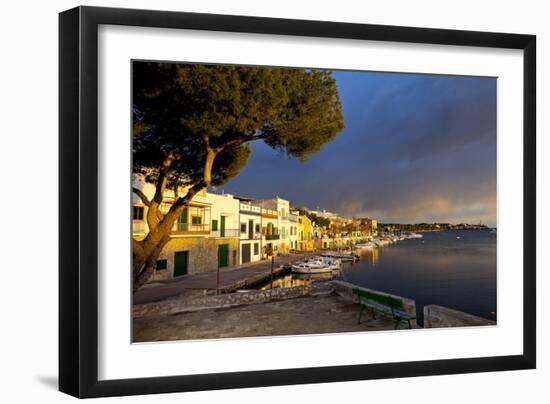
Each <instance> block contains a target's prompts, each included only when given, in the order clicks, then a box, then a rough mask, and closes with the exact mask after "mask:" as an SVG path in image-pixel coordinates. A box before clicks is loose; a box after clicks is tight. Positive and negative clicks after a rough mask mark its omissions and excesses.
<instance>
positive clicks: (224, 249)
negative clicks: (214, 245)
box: [218, 216, 229, 268]
mask: <svg viewBox="0 0 550 404" xmlns="http://www.w3.org/2000/svg"><path fill="white" fill-rule="evenodd" d="M222 217H223V216H222ZM222 223H223V221H222ZM228 261H229V244H220V245H219V246H218V267H219V268H223V267H226V266H227V265H229V262H228Z"/></svg>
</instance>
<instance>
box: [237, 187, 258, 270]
mask: <svg viewBox="0 0 550 404" xmlns="http://www.w3.org/2000/svg"><path fill="white" fill-rule="evenodd" d="M239 199H240V203H239V224H240V227H239V236H240V241H239V250H240V254H239V264H240V265H242V264H246V263H249V262H255V261H259V260H260V259H261V255H262V249H261V240H262V209H261V207H260V206H259V205H256V204H254V203H253V202H252V201H251V200H247V199H244V198H239Z"/></svg>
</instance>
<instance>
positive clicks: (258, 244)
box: [254, 243, 260, 255]
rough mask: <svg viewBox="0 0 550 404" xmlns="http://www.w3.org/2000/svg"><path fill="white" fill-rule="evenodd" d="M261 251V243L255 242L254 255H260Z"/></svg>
mask: <svg viewBox="0 0 550 404" xmlns="http://www.w3.org/2000/svg"><path fill="white" fill-rule="evenodd" d="M259 253H260V243H254V255H258V254H259Z"/></svg>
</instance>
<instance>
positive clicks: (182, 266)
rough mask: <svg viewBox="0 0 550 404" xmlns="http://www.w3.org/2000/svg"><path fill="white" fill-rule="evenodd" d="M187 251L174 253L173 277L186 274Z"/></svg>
mask: <svg viewBox="0 0 550 404" xmlns="http://www.w3.org/2000/svg"><path fill="white" fill-rule="evenodd" d="M188 262H189V251H176V252H175V254H174V277H176V276H182V275H186V274H187V264H188Z"/></svg>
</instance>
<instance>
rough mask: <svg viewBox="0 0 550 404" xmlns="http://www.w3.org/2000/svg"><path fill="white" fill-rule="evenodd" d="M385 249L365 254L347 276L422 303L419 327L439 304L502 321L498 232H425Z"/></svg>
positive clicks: (347, 270) (361, 252) (418, 305)
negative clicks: (429, 307) (425, 314)
mask: <svg viewBox="0 0 550 404" xmlns="http://www.w3.org/2000/svg"><path fill="white" fill-rule="evenodd" d="M422 234H423V236H424V237H423V238H421V239H412V240H403V241H399V242H397V243H394V244H391V245H388V246H386V247H382V248H374V249H369V250H359V252H358V254H359V255H360V256H361V260H360V261H359V262H357V263H355V264H346V266H345V268H344V270H343V271H342V274H341V276H340V277H341V278H343V279H344V280H345V281H347V282H351V283H354V284H357V285H360V286H364V287H367V288H371V289H376V290H380V291H384V292H388V293H393V294H396V295H399V296H403V297H409V298H411V299H414V300H415V301H416V308H417V316H418V317H419V323H420V324H422V323H423V319H422V310H423V307H424V306H425V305H428V304H439V305H442V306H446V307H450V308H453V309H456V310H461V311H464V312H466V313H470V314H474V315H477V316H481V317H484V318H489V319H491V320H496V312H497V289H496V288H497V280H496V274H497V265H496V233H491V231H490V230H464V231H461V230H455V231H442V232H430V233H422Z"/></svg>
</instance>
